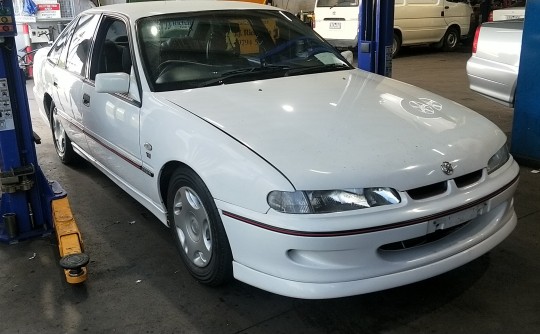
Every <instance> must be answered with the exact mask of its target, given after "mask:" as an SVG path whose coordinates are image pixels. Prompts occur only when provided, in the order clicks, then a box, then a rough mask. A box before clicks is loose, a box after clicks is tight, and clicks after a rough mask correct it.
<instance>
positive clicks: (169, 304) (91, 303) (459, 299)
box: [0, 48, 540, 334]
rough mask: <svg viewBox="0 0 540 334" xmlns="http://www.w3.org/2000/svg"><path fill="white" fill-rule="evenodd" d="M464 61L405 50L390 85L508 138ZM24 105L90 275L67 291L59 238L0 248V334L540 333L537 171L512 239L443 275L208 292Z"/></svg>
mask: <svg viewBox="0 0 540 334" xmlns="http://www.w3.org/2000/svg"><path fill="white" fill-rule="evenodd" d="M469 55H470V51H468V50H467V49H464V50H463V51H462V52H455V53H441V52H435V51H433V50H429V49H423V48H418V49H411V50H404V52H403V54H402V56H401V57H399V58H398V59H396V60H395V61H394V70H393V73H394V75H393V77H394V78H397V79H400V80H403V81H406V82H409V83H412V84H414V85H418V86H421V87H424V88H426V89H429V90H432V91H434V92H436V93H439V94H441V95H443V96H445V97H448V98H451V99H453V100H455V101H457V102H459V103H461V104H463V105H465V106H468V107H470V108H472V109H474V110H476V111H478V112H479V113H481V114H483V115H485V116H486V117H487V118H489V119H491V120H492V121H493V122H495V123H496V124H498V125H499V126H500V127H501V128H502V129H503V130H504V131H505V132H507V133H509V132H510V130H511V122H512V109H509V108H505V107H502V106H500V105H498V104H496V103H494V102H491V101H489V100H487V99H484V98H482V97H480V96H478V95H476V94H474V93H472V92H471V91H469V89H468V86H467V80H466V75H465V62H466V61H467V59H468V57H469ZM29 85H30V86H29V87H31V82H29ZM29 95H30V96H29V98H30V103H31V107H32V112H33V114H32V116H33V121H34V130H35V131H36V132H37V133H38V134H39V135H40V136H41V137H42V139H43V142H44V143H43V144H41V145H39V146H38V147H37V152H38V155H39V161H40V165H41V168H42V169H43V171H44V173H45V174H46V176H47V177H48V178H49V179H51V180H57V181H59V182H60V183H61V184H62V186H63V187H64V188H65V190H67V192H68V194H69V200H70V203H71V206H72V208H73V212H74V214H75V217H76V219H77V221H78V225H79V228H80V229H81V231H82V234H83V238H84V241H85V245H86V251H87V253H88V254H89V255H90V257H91V263H90V265H89V270H90V273H89V279H88V281H87V282H86V283H85V284H84V285H82V286H71V285H68V284H67V283H66V282H65V280H64V276H63V272H62V270H61V269H60V267H59V266H58V264H57V263H58V258H59V256H58V251H57V246H56V245H55V241H54V238H52V237H51V238H44V239H38V240H31V241H27V242H22V243H19V244H15V245H9V246H8V245H3V244H2V245H0V319H1V321H0V333H83V332H89V333H114V332H116V333H272V334H277V333H539V332H540V261H539V260H538V257H539V255H540V245H539V240H540V237H539V231H540V225H539V222H540V192H539V191H538V189H539V185H540V174H535V173H533V172H532V168H529V167H525V166H523V167H521V181H520V185H519V188H518V191H517V193H516V198H515V203H516V211H517V214H518V217H519V223H518V226H517V228H516V230H515V231H514V232H513V234H512V235H511V236H510V237H509V238H507V239H506V240H505V241H504V242H503V243H502V244H500V245H499V246H498V247H496V248H495V249H494V250H492V251H491V252H490V253H488V254H486V255H485V256H482V257H481V258H479V259H477V260H475V261H473V262H471V263H469V264H467V265H465V266H463V267H460V268H458V269H456V270H453V271H451V272H448V273H446V274H443V275H440V276H438V277H435V278H432V279H428V280H425V281H422V282H419V283H416V284H411V285H408V286H403V287H399V288H395V289H391V290H387V291H382V292H376V293H370V294H366V295H361V296H355V297H349V298H340V299H332V300H315V301H306V300H298V299H293V298H286V297H281V296H277V295H273V294H271V293H268V292H265V291H261V290H259V289H257V288H253V287H251V286H248V285H245V284H243V283H240V282H233V283H231V284H230V285H228V286H226V287H221V288H207V287H204V286H201V285H199V284H198V283H196V282H195V281H194V280H193V279H192V278H191V277H190V276H189V274H188V273H187V271H186V270H185V269H184V267H183V265H182V264H181V262H180V259H179V257H178V256H177V254H176V251H175V247H174V244H173V241H172V240H171V238H170V237H169V234H168V231H167V229H166V228H165V226H163V225H162V224H161V223H159V222H158V220H157V219H156V218H154V217H153V216H152V215H151V214H150V213H149V212H148V211H147V210H146V209H144V208H143V207H142V206H141V205H139V204H138V203H136V202H135V201H134V200H133V199H131V198H130V197H128V195H126V194H125V193H124V192H123V191H122V190H121V189H120V188H119V187H117V186H116V185H115V184H113V183H112V182H111V181H109V180H108V179H107V178H106V177H105V176H104V175H103V174H101V173H100V172H98V171H97V169H95V168H93V167H92V166H90V165H89V164H86V163H83V164H81V165H80V166H78V167H76V168H69V167H66V166H64V165H62V164H61V163H60V162H59V160H58V159H57V157H56V154H55V152H54V148H53V145H52V143H51V138H50V134H49V130H48V129H47V127H46V125H45V123H44V122H43V121H42V120H41V118H40V117H39V116H38V115H37V113H36V112H35V111H36V108H35V101H34V100H33V96H32V93H31V90H30V91H29ZM34 254H35V256H34Z"/></svg>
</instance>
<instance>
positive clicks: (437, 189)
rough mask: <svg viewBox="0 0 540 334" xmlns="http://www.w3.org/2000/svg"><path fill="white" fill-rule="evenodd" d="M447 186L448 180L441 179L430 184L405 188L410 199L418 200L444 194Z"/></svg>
mask: <svg viewBox="0 0 540 334" xmlns="http://www.w3.org/2000/svg"><path fill="white" fill-rule="evenodd" d="M447 188H448V182H447V181H443V182H438V183H434V184H430V185H428V186H423V187H420V188H415V189H410V190H407V194H409V196H410V197H411V198H412V199H415V200H419V199H425V198H428V197H433V196H437V195H440V194H444V192H445V191H446V189H447Z"/></svg>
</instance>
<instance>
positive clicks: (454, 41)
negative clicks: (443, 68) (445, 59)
mask: <svg viewBox="0 0 540 334" xmlns="http://www.w3.org/2000/svg"><path fill="white" fill-rule="evenodd" d="M459 37H460V36H459V31H458V30H457V29H456V28H455V27H450V28H448V30H447V31H446V34H444V37H443V51H453V50H455V48H456V47H457V45H458V42H459Z"/></svg>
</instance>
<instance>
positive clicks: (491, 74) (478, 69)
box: [467, 19, 523, 107]
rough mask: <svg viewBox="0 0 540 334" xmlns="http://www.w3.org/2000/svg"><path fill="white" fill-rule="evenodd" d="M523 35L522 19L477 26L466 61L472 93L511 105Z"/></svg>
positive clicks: (514, 91)
mask: <svg viewBox="0 0 540 334" xmlns="http://www.w3.org/2000/svg"><path fill="white" fill-rule="evenodd" d="M522 35H523V19H518V20H508V21H497V22H486V23H484V24H482V26H480V27H478V29H477V30H476V34H475V37H474V40H473V49H472V56H471V58H470V59H469V60H468V61H467V77H468V78H469V84H470V86H469V87H470V88H471V89H472V90H474V91H475V92H477V93H480V94H482V95H484V96H485V97H487V98H490V99H492V100H494V101H496V102H499V103H501V104H503V105H506V106H509V107H513V106H514V102H515V94H516V84H517V77H518V72H519V57H520V54H521V37H522Z"/></svg>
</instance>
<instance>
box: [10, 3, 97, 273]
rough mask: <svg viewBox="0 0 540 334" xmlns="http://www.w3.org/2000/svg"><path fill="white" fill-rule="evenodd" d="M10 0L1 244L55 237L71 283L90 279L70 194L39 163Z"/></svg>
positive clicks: (62, 263)
mask: <svg viewBox="0 0 540 334" xmlns="http://www.w3.org/2000/svg"><path fill="white" fill-rule="evenodd" d="M16 34H17V32H16V25H15V17H14V12H13V2H12V1H11V0H0V183H1V197H0V214H1V219H0V242H2V243H5V244H13V243H17V242H19V241H22V240H26V239H31V238H34V237H41V236H46V235H50V234H52V233H53V232H56V237H57V239H58V246H59V251H60V256H61V260H60V265H61V266H62V267H63V268H64V270H65V275H66V280H67V281H68V282H69V283H81V282H83V281H84V280H85V279H86V274H87V271H86V265H87V264H88V260H89V259H88V256H87V255H86V254H84V253H83V247H82V238H81V235H80V233H79V230H78V228H77V226H76V224H75V220H74V219H73V215H71V210H70V208H69V204H68V202H67V197H66V193H65V192H64V190H63V189H62V188H61V187H60V185H59V184H58V183H56V182H49V181H48V180H47V179H46V178H45V176H44V175H43V173H42V171H41V169H40V168H39V165H38V162H37V155H36V149H35V144H36V143H38V144H39V143H40V139H39V137H38V136H37V135H36V134H35V133H34V132H33V130H32V123H31V117H30V108H29V105H28V96H27V92H26V82H25V78H24V75H23V72H22V70H21V69H20V68H19V64H18V61H17V47H16V45H15V35H16Z"/></svg>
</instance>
